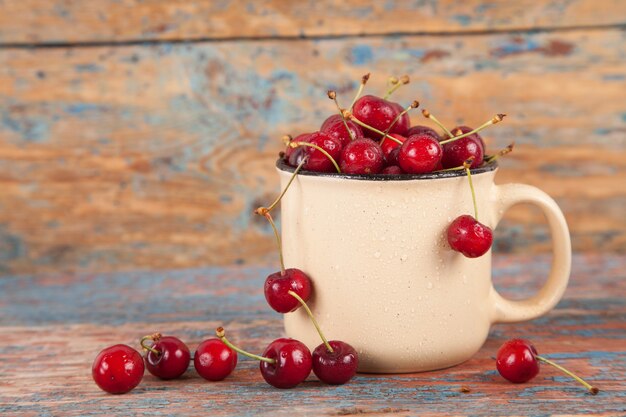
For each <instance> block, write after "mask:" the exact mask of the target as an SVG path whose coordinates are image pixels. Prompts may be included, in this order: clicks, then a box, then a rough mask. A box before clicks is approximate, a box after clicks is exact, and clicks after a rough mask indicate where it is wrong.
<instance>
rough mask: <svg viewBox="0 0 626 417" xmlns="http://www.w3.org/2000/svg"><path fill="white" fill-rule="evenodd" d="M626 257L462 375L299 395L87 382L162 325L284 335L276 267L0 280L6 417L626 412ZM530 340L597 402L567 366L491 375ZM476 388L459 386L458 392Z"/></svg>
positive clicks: (246, 384)
mask: <svg viewBox="0 0 626 417" xmlns="http://www.w3.org/2000/svg"><path fill="white" fill-rule="evenodd" d="M625 266H626V257H624V256H617V255H576V256H575V257H574V265H573V273H572V279H571V284H570V286H569V288H568V290H567V292H566V294H565V298H564V300H563V301H562V302H561V303H559V305H558V306H557V308H556V309H555V310H553V311H552V312H551V313H549V314H548V315H547V316H545V317H543V318H540V319H538V320H534V321H532V322H529V323H521V324H509V325H497V326H494V328H493V329H492V331H491V334H490V337H489V339H488V341H487V342H486V344H485V346H484V347H483V348H482V349H481V351H480V352H479V353H478V354H476V355H475V357H474V358H472V359H471V360H469V361H467V362H466V363H464V364H461V365H459V366H456V367H454V368H450V369H446V370H441V371H434V372H427V373H422V374H405V375H367V374H363V375H358V376H357V377H356V378H355V379H354V380H353V381H352V382H351V383H349V384H347V385H345V386H340V387H330V386H325V385H322V384H320V383H319V382H317V381H316V379H315V377H313V376H311V377H310V378H309V379H308V380H307V382H305V383H304V384H302V385H301V386H299V387H298V388H296V389H293V390H286V391H285V390H277V389H274V388H272V387H270V386H268V385H267V384H265V383H264V381H263V380H262V378H261V376H260V375H259V372H258V365H257V364H256V363H254V362H252V361H248V360H245V359H242V360H241V362H240V365H239V366H238V368H237V370H236V371H235V372H234V374H233V375H231V376H230V377H229V378H227V379H226V380H225V381H223V382H220V383H209V382H206V381H204V380H203V379H201V378H199V377H198V376H197V375H196V373H195V371H193V370H190V371H189V372H188V373H187V374H186V375H185V377H184V378H183V379H182V380H180V381H170V382H163V381H158V380H156V379H155V378H153V377H152V376H150V375H146V376H145V378H144V380H143V382H142V383H141V384H140V386H139V387H138V388H137V389H135V390H134V391H132V392H131V393H130V394H126V395H122V396H111V395H107V394H104V393H102V392H101V391H99V390H98V388H97V387H96V386H95V384H94V383H93V382H92V381H91V375H90V363H91V361H92V359H93V358H94V357H95V355H96V354H97V352H98V351H99V350H100V349H102V348H103V347H105V346H107V345H110V344H114V343H128V344H131V345H134V346H137V343H138V339H139V337H141V336H142V335H144V334H149V333H151V332H154V331H157V330H158V331H162V332H163V333H167V334H172V335H176V336H179V337H181V338H182V339H183V340H185V341H186V342H187V343H188V344H189V346H190V348H191V349H192V350H193V349H194V348H195V346H197V344H198V343H199V342H200V341H201V340H202V339H204V338H205V337H207V336H210V335H211V334H212V331H213V329H214V328H215V327H216V326H217V325H220V324H224V325H225V326H226V327H227V329H228V331H229V334H230V336H231V338H232V339H233V340H234V341H235V342H236V343H238V344H240V345H242V346H244V347H245V348H247V349H250V350H252V351H257V352H260V351H261V350H262V349H263V347H264V346H265V345H266V344H267V343H269V341H271V340H272V339H274V338H276V337H278V336H280V334H281V332H282V322H281V320H280V316H279V315H278V314H276V313H274V312H273V311H272V310H270V309H269V308H268V307H267V306H266V305H265V301H264V298H263V295H262V283H263V281H264V278H265V276H266V275H267V274H268V273H269V272H272V271H273V269H271V268H267V267H246V266H242V267H229V268H203V269H185V270H172V271H158V272H154V271H134V272H122V273H115V274H74V275H67V274H40V275H33V276H19V277H11V278H8V279H4V280H0V414H2V415H7V416H30V415H54V416H56V415H63V416H73V415H89V416H115V417H117V416H129V415H164V416H174V415H189V416H204V415H207V414H208V415H215V416H226V415H237V416H256V415H268V416H270V415H272V416H287V415H289V416H291V415H358V414H364V413H367V414H369V413H371V414H374V415H383V416H417V415H449V414H455V415H480V416H482V415H526V416H544V415H554V414H559V415H562V414H594V415H621V414H623V413H625V412H626V409H625V406H624V404H626V384H625V380H626V343H625V339H626V331H625V330H626V279H625V278H626V276H625V275H624V272H623V271H624V270H625V269H624V267H625ZM548 268H549V258H548V257H545V256H543V257H542V256H540V257H531V256H519V255H517V256H512V255H507V256H498V257H496V259H495V264H494V280H495V282H496V284H497V287H498V289H499V290H500V291H501V292H503V293H504V294H506V295H508V296H513V297H523V296H526V295H528V294H530V293H532V292H533V291H535V289H536V288H537V287H538V286H539V285H540V283H539V282H537V280H538V278H539V277H543V276H545V274H546V273H547V270H548ZM516 336H517V337H519V336H522V337H525V338H528V339H530V340H532V341H533V342H534V343H535V345H536V346H537V348H538V349H539V351H540V353H542V354H544V355H545V356H547V357H549V358H552V359H555V360H557V361H559V362H560V363H561V364H563V365H565V366H567V367H569V368H570V369H572V370H574V371H575V372H577V373H579V374H580V375H581V376H583V377H585V378H586V379H588V380H589V381H590V382H592V383H593V384H594V385H597V386H598V387H600V389H601V392H600V394H599V395H598V396H595V397H594V396H591V395H589V394H587V393H586V391H585V390H584V389H582V388H581V387H579V386H578V385H576V384H575V383H574V382H572V381H571V380H569V379H567V378H565V377H564V376H562V375H561V374H559V373H558V372H557V371H554V370H551V369H546V368H545V367H544V368H542V371H541V373H540V374H539V376H538V377H537V378H536V379H535V380H533V381H532V382H530V383H527V384H522V385H513V384H510V383H508V382H506V381H504V380H503V379H502V378H501V377H500V376H499V375H498V374H497V372H496V371H495V363H494V359H493V357H494V355H495V352H496V350H497V348H498V347H499V345H500V344H501V343H502V342H503V341H504V340H506V339H508V338H511V337H516ZM462 386H465V387H467V388H469V390H470V392H468V393H463V392H461V387H462Z"/></svg>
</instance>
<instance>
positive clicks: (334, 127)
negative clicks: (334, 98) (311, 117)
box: [320, 114, 363, 147]
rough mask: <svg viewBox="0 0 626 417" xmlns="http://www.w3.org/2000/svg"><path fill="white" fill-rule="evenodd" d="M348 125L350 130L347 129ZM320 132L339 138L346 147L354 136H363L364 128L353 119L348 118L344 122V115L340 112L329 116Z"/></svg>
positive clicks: (355, 137)
mask: <svg viewBox="0 0 626 417" xmlns="http://www.w3.org/2000/svg"><path fill="white" fill-rule="evenodd" d="M346 125H347V126H348V129H349V131H348V130H346ZM320 132H322V133H325V134H327V135H328V136H330V137H331V138H333V139H336V140H338V141H339V142H340V143H341V146H342V147H345V146H346V145H347V144H348V143H350V141H351V140H352V139H353V138H354V139H361V138H363V130H362V129H361V126H359V125H357V124H356V123H354V122H353V121H352V120H346V121H345V124H344V120H343V116H341V115H340V114H334V115H332V116H330V117H329V118H327V119H326V120H325V121H324V123H322V127H320Z"/></svg>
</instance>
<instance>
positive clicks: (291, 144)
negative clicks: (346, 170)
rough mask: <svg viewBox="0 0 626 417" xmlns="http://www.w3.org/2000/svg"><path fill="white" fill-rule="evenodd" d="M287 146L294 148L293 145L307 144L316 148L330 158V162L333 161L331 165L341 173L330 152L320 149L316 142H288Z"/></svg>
mask: <svg viewBox="0 0 626 417" xmlns="http://www.w3.org/2000/svg"><path fill="white" fill-rule="evenodd" d="M289 146H291V147H292V148H295V147H298V146H308V147H309V148H313V149H317V150H318V151H320V152H321V153H323V154H324V156H325V157H326V158H328V159H329V160H330V162H332V163H333V165H334V166H335V169H336V170H337V172H338V173H340V174H341V169H339V165H338V164H337V161H335V159H334V158H333V157H332V156H330V154H329V153H328V152H326V150H324V149H322V148H321V147H319V146H317V145H316V144H314V143H309V142H289Z"/></svg>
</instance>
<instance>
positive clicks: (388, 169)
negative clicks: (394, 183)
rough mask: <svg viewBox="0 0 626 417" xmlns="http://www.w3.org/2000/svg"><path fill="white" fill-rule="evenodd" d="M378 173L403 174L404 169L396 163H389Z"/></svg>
mask: <svg viewBox="0 0 626 417" xmlns="http://www.w3.org/2000/svg"><path fill="white" fill-rule="evenodd" d="M380 173H381V174H382V175H402V174H404V171H402V168H400V167H399V166H397V165H389V166H388V167H385V168H383V170H382V171H380Z"/></svg>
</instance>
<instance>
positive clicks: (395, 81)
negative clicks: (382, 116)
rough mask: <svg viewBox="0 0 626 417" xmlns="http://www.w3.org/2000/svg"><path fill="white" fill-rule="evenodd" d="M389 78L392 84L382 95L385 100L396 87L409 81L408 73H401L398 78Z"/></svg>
mask: <svg viewBox="0 0 626 417" xmlns="http://www.w3.org/2000/svg"><path fill="white" fill-rule="evenodd" d="M391 80H392V86H391V88H390V89H389V90H387V92H386V93H385V95H384V96H383V100H387V99H388V98H389V97H390V96H391V95H392V94H393V93H394V92H395V91H396V90H397V89H398V88H400V87H402V86H403V85H405V84H408V83H409V82H410V81H411V80H410V79H409V76H408V75H403V76H402V77H400V79H397V78H395V77H394V78H391Z"/></svg>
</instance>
